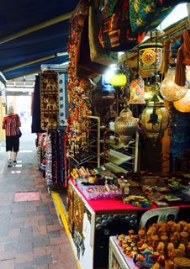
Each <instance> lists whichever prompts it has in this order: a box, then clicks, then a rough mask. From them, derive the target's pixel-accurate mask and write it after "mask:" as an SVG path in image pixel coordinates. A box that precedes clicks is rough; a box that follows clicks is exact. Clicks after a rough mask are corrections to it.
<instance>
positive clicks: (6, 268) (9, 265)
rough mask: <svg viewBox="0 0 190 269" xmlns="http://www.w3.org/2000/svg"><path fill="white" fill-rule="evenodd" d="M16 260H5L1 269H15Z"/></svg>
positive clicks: (0, 263) (0, 266)
mask: <svg viewBox="0 0 190 269" xmlns="http://www.w3.org/2000/svg"><path fill="white" fill-rule="evenodd" d="M14 265H15V260H4V261H0V268H1V269H14V268H15V267H14Z"/></svg>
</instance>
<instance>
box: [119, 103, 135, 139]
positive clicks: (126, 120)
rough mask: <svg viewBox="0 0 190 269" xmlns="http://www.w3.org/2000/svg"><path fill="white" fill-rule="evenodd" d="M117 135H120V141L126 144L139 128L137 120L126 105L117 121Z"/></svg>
mask: <svg viewBox="0 0 190 269" xmlns="http://www.w3.org/2000/svg"><path fill="white" fill-rule="evenodd" d="M114 126H115V133H116V134H118V135H119V138H120V140H121V141H122V142H123V143H124V144H126V143H127V142H128V141H129V140H130V138H131V137H132V136H133V135H134V134H135V133H136V131H137V128H138V123H137V120H136V119H135V118H134V117H133V113H132V111H131V110H130V109H129V107H128V105H127V104H125V105H124V108H123V110H122V111H121V112H120V114H119V116H118V117H117V118H116V119H115V123H114Z"/></svg>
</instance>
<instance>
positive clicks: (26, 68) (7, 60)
mask: <svg viewBox="0 0 190 269" xmlns="http://www.w3.org/2000/svg"><path fill="white" fill-rule="evenodd" d="M78 2H79V0H69V1H68V0H53V1H52V0H40V1H39V0H17V1H12V0H3V3H1V8H0V71H1V72H2V73H3V74H4V76H5V77H6V79H13V78H16V77H20V76H24V75H28V74H32V73H38V72H40V66H41V64H47V63H50V64H61V63H64V62H66V61H68V55H64V56H59V54H60V55H61V53H62V52H67V44H68V38H69V34H70V23H69V19H70V17H71V16H72V14H73V12H74V11H75V8H76V6H77V4H78Z"/></svg>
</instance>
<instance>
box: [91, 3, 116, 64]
mask: <svg viewBox="0 0 190 269" xmlns="http://www.w3.org/2000/svg"><path fill="white" fill-rule="evenodd" d="M100 21H101V16H98V11H97V10H95V7H94V5H93V4H92V5H91V6H90V7H89V19H88V38H89V46H90V58H91V60H92V61H93V62H96V63H99V64H104V65H110V64H114V63H117V53H116V52H112V51H108V50H106V49H104V48H102V46H101V45H100V42H99V39H98V32H99V29H100Z"/></svg>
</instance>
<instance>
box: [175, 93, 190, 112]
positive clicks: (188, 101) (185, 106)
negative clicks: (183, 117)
mask: <svg viewBox="0 0 190 269" xmlns="http://www.w3.org/2000/svg"><path fill="white" fill-rule="evenodd" d="M173 104H174V107H175V108H176V109H177V110H178V111H180V112H183V113H188V112H190V90H187V92H186V94H185V96H184V97H183V98H181V99H180V100H179V101H176V102H173Z"/></svg>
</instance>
